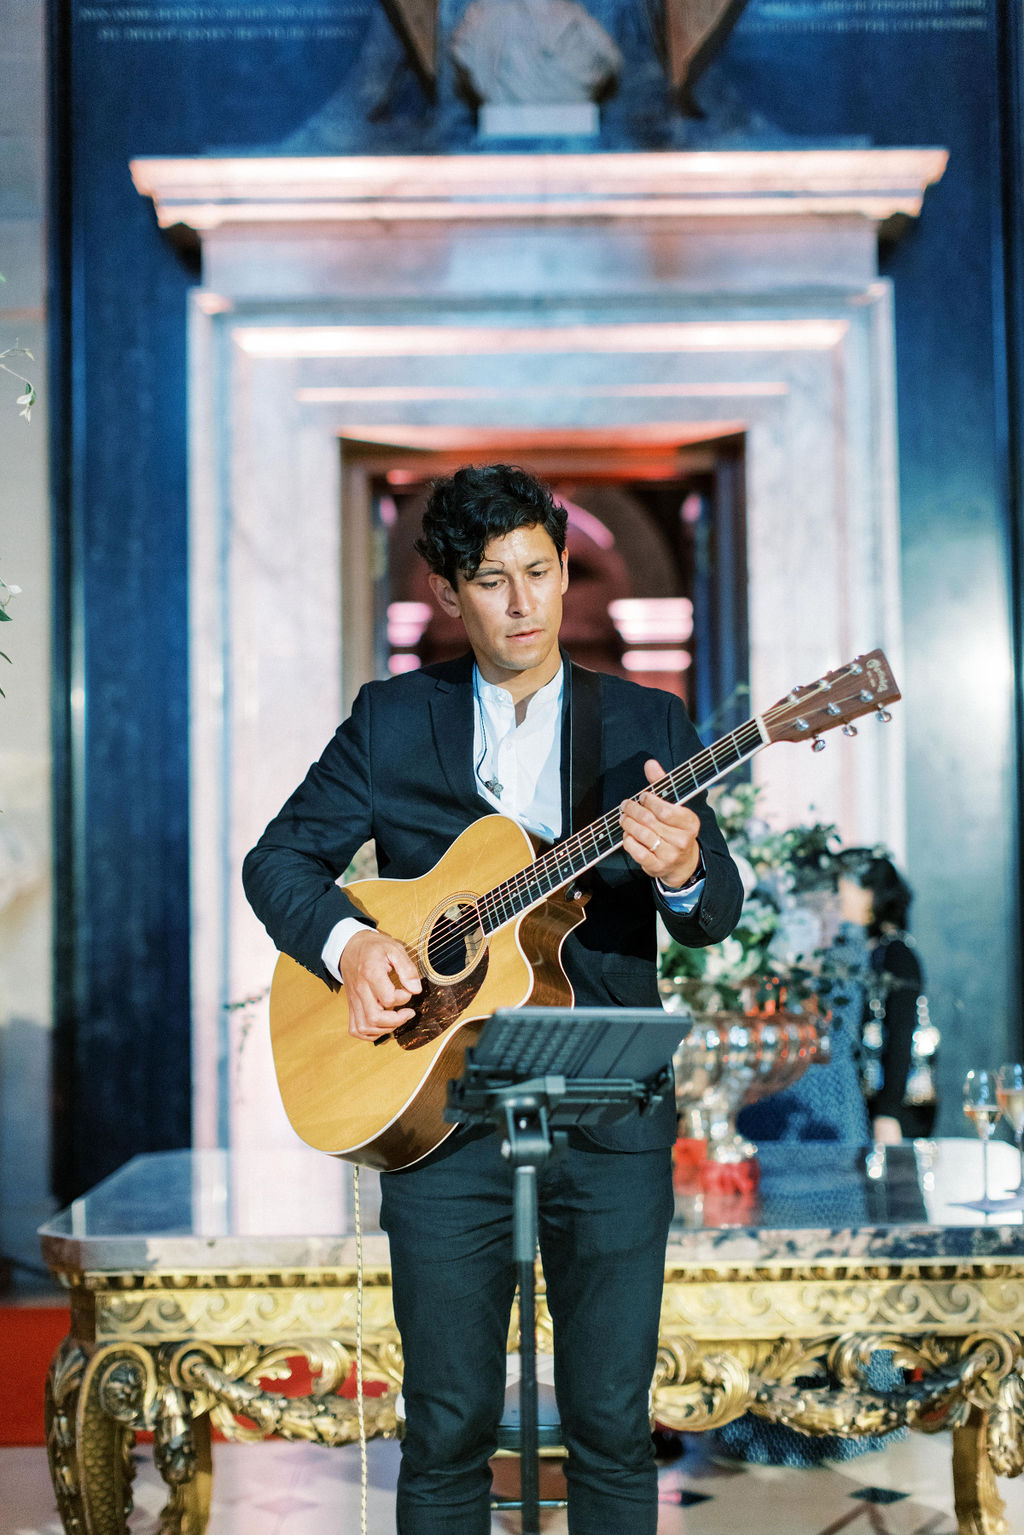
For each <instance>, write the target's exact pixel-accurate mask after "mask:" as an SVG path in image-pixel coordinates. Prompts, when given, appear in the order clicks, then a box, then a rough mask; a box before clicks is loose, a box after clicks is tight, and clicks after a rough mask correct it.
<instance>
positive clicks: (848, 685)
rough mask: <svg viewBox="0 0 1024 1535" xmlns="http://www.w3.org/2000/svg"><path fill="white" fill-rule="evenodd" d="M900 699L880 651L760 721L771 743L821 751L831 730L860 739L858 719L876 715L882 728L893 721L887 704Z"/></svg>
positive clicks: (797, 691) (784, 701) (783, 702)
mask: <svg viewBox="0 0 1024 1535" xmlns="http://www.w3.org/2000/svg"><path fill="white" fill-rule="evenodd" d="M899 697H900V690H899V688H898V687H897V686H896V680H895V678H894V677H893V674H892V670H891V668H890V666H889V663H888V661H887V660H886V659H885V656H884V654H883V653H882V651H880V650H870V651H868V653H867V655H864V656H857V657H856V659H855V660H853V661H849V662H848V663H847V664H846V666H840V667H839V668H838V670H837V671H834V672H826V673H825V675H824V677H819V678H818V680H817V682H809V683H807V685H806V686H804V687H800V688H794V689H793V691H792V693H789V694H787V695H786V697H785V698H780V699H779V701H778V703H777V704H776V705H775V706H774V708H772V709H769V710H767V712H766V713H764V714H763V715H762V716H761V722H762V724H763V725H764V728H765V730H766V731H767V732H768V736H769V739H770V740H772V741H813V742H814V749H815V751H818V750H820V749H821V747H823V746H824V744H825V743H824V741H819V740H818V739H817V738H818V737H819V736H820V735H822V734H823V733H824V732H825V731H826V730H834V729H835V727H836V726H837V725H841V726H842V727H843V734H844V735H856V734H857V731H856V727H855V726H854V725H853V723H852V722H853V721H854V720H855V719H860V718H861V717H862V716H863V715H865V714H874V715H875V716H876V718H877V719H879V720H880V721H881V722H882V723H883V724H887V723H888V721H889V720H890V719H891V718H892V716H891V715H890V713H889V711H888V708H887V707H886V706H887V705H888V704H892V703H895V702H896V700H897V699H898V698H899Z"/></svg>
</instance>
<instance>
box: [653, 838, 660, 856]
mask: <svg viewBox="0 0 1024 1535" xmlns="http://www.w3.org/2000/svg"><path fill="white" fill-rule="evenodd" d="M660 846H661V838H660V837H655V839H654V841H653V842H652V843H651V852H652V853H656V852H657V851H658V849H659V847H660Z"/></svg>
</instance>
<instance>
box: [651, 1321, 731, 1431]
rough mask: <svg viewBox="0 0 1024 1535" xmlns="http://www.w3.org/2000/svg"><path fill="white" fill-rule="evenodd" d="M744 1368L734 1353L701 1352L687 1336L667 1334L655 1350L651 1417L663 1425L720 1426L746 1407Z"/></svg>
mask: <svg viewBox="0 0 1024 1535" xmlns="http://www.w3.org/2000/svg"><path fill="white" fill-rule="evenodd" d="M750 1395H751V1391H750V1372H749V1370H748V1368H747V1366H746V1365H745V1364H744V1363H743V1361H742V1359H741V1358H740V1357H739V1353H738V1352H736V1353H726V1352H717V1351H716V1352H715V1353H713V1354H706V1355H705V1354H702V1353H701V1351H700V1349H699V1348H698V1347H697V1345H696V1344H695V1343H694V1342H693V1340H692V1339H691V1338H678V1339H676V1338H673V1339H671V1340H670V1341H669V1342H667V1343H665V1344H663V1345H662V1346H661V1348H659V1350H658V1362H657V1365H656V1366H655V1373H654V1416H655V1417H656V1418H657V1420H658V1422H659V1423H664V1424H665V1426H666V1427H667V1428H674V1429H679V1430H691V1431H697V1430H702V1429H708V1428H720V1427H721V1425H722V1424H723V1423H729V1422H731V1421H732V1419H733V1418H738V1417H739V1416H740V1414H741V1413H743V1412H745V1411H746V1410H747V1406H748V1404H749V1402H750Z"/></svg>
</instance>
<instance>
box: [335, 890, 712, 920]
mask: <svg viewBox="0 0 1024 1535" xmlns="http://www.w3.org/2000/svg"><path fill="white" fill-rule="evenodd" d="M654 883H655V884H656V885H657V887H658V894H659V895H660V896H661V899H662V900H663V901H664V902H665V905H666V906H667V907H668V909H669V911H675V912H678V913H679V914H680V915H681V916H684V915H685V914H686V913H687V912H691V911H695V910H696V907H697V903H698V901H699V900H700V898H701V895H702V893H703V890H704V881H703V880H702V879H698V880H697V881H696V882H695V883H694V884H692V885H687V886H686V888H685V890H670V889H669V888H668V886H667V885H663V884H662V883H661V880H660V879H656V880H655V881H654ZM339 925H340V924H339Z"/></svg>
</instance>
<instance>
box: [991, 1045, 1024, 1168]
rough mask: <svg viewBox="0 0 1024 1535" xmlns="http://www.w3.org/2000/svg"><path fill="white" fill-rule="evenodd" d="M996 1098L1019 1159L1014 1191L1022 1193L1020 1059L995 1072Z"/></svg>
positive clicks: (1023, 1080) (1023, 1089)
mask: <svg viewBox="0 0 1024 1535" xmlns="http://www.w3.org/2000/svg"><path fill="white" fill-rule="evenodd" d="M996 1099H997V1101H998V1103H999V1107H1000V1108H1001V1109H1002V1111H1003V1118H1004V1119H1005V1120H1007V1121H1008V1123H1009V1125H1010V1128H1011V1130H1012V1131H1013V1139H1014V1144H1015V1145H1016V1147H1017V1156H1018V1157H1019V1159H1020V1183H1019V1184H1018V1185H1017V1187H1016V1189H1014V1193H1015V1194H1017V1195H1024V1065H1022V1064H1021V1062H1020V1061H1009V1062H1007V1064H1006V1065H1005V1066H1000V1068H999V1071H998V1073H997V1074H996Z"/></svg>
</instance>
